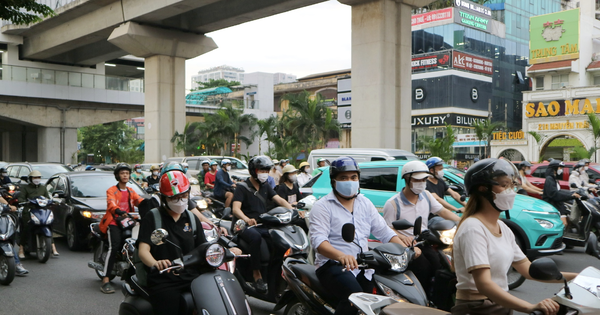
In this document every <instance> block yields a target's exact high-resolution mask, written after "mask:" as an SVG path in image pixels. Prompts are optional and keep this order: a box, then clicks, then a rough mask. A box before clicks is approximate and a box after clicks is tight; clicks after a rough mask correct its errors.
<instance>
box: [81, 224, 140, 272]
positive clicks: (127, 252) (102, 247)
mask: <svg viewBox="0 0 600 315" xmlns="http://www.w3.org/2000/svg"><path fill="white" fill-rule="evenodd" d="M126 220H127V221H128V222H127V223H126V224H128V227H127V228H126V229H124V230H123V238H124V239H125V243H124V245H123V250H122V251H121V252H120V253H119V254H118V255H117V259H115V265H114V266H113V268H112V272H111V274H110V275H105V274H104V264H105V263H106V262H107V260H108V254H109V252H108V246H109V244H108V239H107V237H106V234H104V233H102V232H101V231H100V223H99V222H95V223H92V224H90V232H91V240H90V242H91V244H92V252H93V258H92V260H91V261H88V267H90V268H92V269H94V271H95V272H96V275H97V276H98V278H100V279H102V278H104V277H108V278H109V279H110V280H112V279H114V278H115V277H116V276H120V277H121V278H122V279H126V278H127V277H128V276H130V275H129V274H128V273H127V271H128V269H129V267H130V266H132V265H133V264H132V261H133V252H134V250H135V243H136V240H137V237H138V232H139V228H140V227H139V224H135V222H136V221H138V220H139V216H138V214H137V213H132V214H129V215H128V217H127V218H126Z"/></svg>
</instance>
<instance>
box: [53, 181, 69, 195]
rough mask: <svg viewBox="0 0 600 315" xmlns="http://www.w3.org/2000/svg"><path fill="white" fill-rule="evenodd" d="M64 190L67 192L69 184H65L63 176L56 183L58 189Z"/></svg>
mask: <svg viewBox="0 0 600 315" xmlns="http://www.w3.org/2000/svg"><path fill="white" fill-rule="evenodd" d="M59 190H60V191H62V192H64V193H66V192H67V184H65V180H64V179H62V178H59V179H58V183H57V184H56V191H59Z"/></svg>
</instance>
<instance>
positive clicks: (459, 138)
mask: <svg viewBox="0 0 600 315" xmlns="http://www.w3.org/2000/svg"><path fill="white" fill-rule="evenodd" d="M471 141H479V139H477V135H476V134H474V133H465V134H458V135H456V137H455V140H454V142H458V143H460V142H471Z"/></svg>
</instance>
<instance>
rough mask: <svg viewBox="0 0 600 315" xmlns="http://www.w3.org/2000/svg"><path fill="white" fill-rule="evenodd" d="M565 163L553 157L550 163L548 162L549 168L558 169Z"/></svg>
mask: <svg viewBox="0 0 600 315" xmlns="http://www.w3.org/2000/svg"><path fill="white" fill-rule="evenodd" d="M564 166H565V163H563V161H561V160H556V159H552V161H550V163H549V164H548V167H549V168H552V169H557V168H559V167H564Z"/></svg>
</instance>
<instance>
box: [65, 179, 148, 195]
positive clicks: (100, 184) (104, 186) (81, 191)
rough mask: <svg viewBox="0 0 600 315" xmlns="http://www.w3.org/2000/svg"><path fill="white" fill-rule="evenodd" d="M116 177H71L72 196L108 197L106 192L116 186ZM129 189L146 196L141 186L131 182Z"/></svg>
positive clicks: (128, 184)
mask: <svg viewBox="0 0 600 315" xmlns="http://www.w3.org/2000/svg"><path fill="white" fill-rule="evenodd" d="M116 184H117V183H116V181H115V177H114V176H113V175H112V174H107V175H106V176H73V177H71V194H72V196H73V197H82V198H93V197H106V191H107V190H108V189H109V188H110V187H112V186H114V185H116ZM127 186H128V187H131V188H133V190H134V191H135V192H136V193H137V194H138V195H140V196H141V195H145V194H146V193H145V192H144V191H142V189H141V188H140V186H138V185H137V184H135V183H133V182H132V181H129V183H127Z"/></svg>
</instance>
